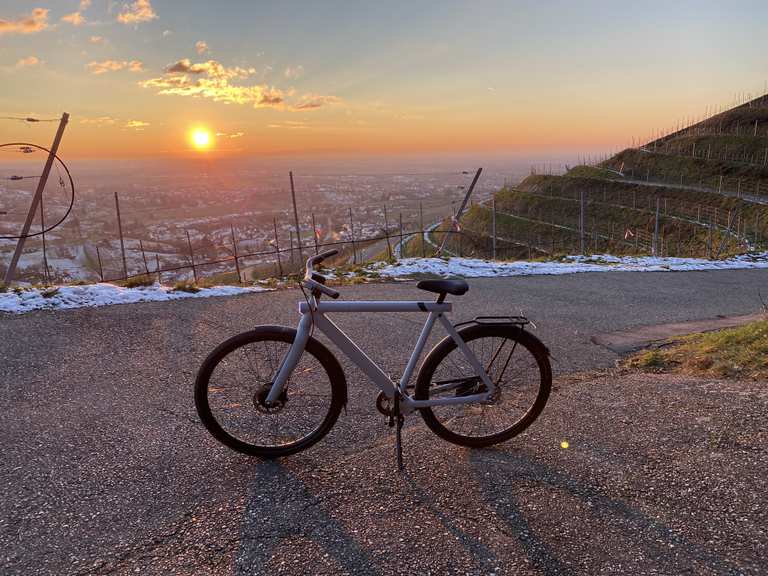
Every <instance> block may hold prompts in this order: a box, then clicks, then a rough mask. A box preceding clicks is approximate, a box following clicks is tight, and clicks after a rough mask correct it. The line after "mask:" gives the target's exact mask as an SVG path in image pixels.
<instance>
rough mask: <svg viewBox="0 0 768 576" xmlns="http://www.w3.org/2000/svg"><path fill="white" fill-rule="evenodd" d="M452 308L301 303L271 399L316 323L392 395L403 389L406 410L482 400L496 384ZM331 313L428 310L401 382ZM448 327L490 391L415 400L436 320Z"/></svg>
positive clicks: (378, 303)
mask: <svg viewBox="0 0 768 576" xmlns="http://www.w3.org/2000/svg"><path fill="white" fill-rule="evenodd" d="M451 309H452V306H451V303H450V302H414V301H357V302H317V304H316V306H314V307H310V306H309V305H308V304H307V303H306V302H301V303H300V304H299V312H300V313H301V320H300V322H299V326H298V329H297V334H296V339H295V340H294V342H293V344H291V347H290V349H289V350H288V353H287V354H286V356H285V358H284V359H283V361H282V363H281V365H280V368H279V370H278V373H277V375H276V376H275V380H274V384H273V386H272V387H271V389H270V391H269V394H268V395H267V399H266V400H267V402H274V401H275V400H277V398H279V396H280V394H281V393H282V391H283V388H284V387H285V385H286V383H287V382H288V379H289V378H290V375H291V373H292V372H293V370H294V368H295V367H296V365H297V363H298V361H299V359H300V358H301V355H302V353H303V352H304V348H305V346H306V344H307V341H308V340H309V337H310V332H311V329H312V325H313V324H314V326H315V327H316V328H318V329H319V330H320V331H321V332H323V334H325V335H326V336H327V337H328V338H329V339H330V340H331V341H332V342H333V343H334V344H335V345H336V346H337V347H338V348H339V350H341V351H342V352H343V353H344V354H345V355H346V356H347V357H348V358H349V359H350V360H352V362H354V363H355V365H357V366H358V367H359V368H360V369H361V370H362V371H363V372H364V373H365V374H366V375H367V376H368V377H369V378H370V379H371V380H372V381H373V383H374V384H376V386H377V387H378V388H380V389H381V390H382V391H383V392H384V394H386V396H387V397H388V398H390V399H391V398H394V395H395V393H396V390H397V389H399V390H400V392H401V396H402V400H401V401H402V406H403V408H404V410H403V411H404V412H412V411H413V410H415V409H418V408H425V407H428V406H438V405H447V404H470V403H473V402H482V401H485V400H487V399H488V398H489V397H491V396H492V395H493V393H494V392H495V390H496V386H495V385H494V383H493V381H492V380H491V379H490V378H489V376H488V374H486V372H485V369H484V368H483V367H482V366H481V365H480V363H479V362H478V360H477V358H476V357H475V355H474V354H473V353H472V351H471V350H470V349H469V347H468V346H467V344H466V343H465V342H464V340H463V339H462V338H461V336H459V334H458V333H457V332H456V329H455V328H454V327H453V325H452V324H451V322H450V321H449V320H448V319H447V318H446V317H445V313H446V312H450V311H451ZM327 312H329V313H330V312H338V313H343V312H428V313H429V315H428V316H427V320H426V322H425V323H424V327H423V328H422V330H421V333H420V334H419V338H418V340H417V341H416V345H415V347H414V349H413V352H412V353H411V356H410V358H409V359H408V363H407V365H406V367H405V371H404V372H403V375H402V378H401V379H400V382H399V384H395V383H394V382H393V381H392V380H391V379H390V378H389V376H387V374H386V373H385V372H384V371H383V370H382V369H381V368H380V367H379V366H378V365H377V364H376V363H375V362H374V361H373V360H371V359H370V358H369V357H368V355H367V354H366V353H365V352H363V351H362V350H361V349H360V348H359V347H358V346H357V344H355V343H354V342H353V341H352V340H351V339H350V338H349V336H347V335H346V334H345V333H344V332H343V331H342V330H341V329H340V328H339V327H338V326H337V325H336V324H335V323H334V322H333V321H332V320H331V319H330V318H327V317H326V316H325V313H327ZM438 320H439V321H440V323H441V324H442V325H443V327H444V328H445V330H446V332H447V333H448V335H449V336H450V337H451V338H452V339H453V341H454V342H455V343H456V345H457V347H458V348H459V350H460V351H461V353H462V355H463V356H464V357H465V358H466V360H467V362H468V363H469V365H470V366H471V367H472V369H473V370H474V371H475V373H476V374H477V376H478V377H479V378H480V379H481V380H482V382H483V384H484V385H485V387H486V390H487V391H486V392H483V393H480V394H472V395H467V396H456V397H448V398H437V399H433V400H414V399H413V398H411V397H410V396H409V395H408V394H406V393H405V390H406V387H407V385H408V382H409V381H410V379H411V377H412V376H413V372H414V370H415V369H416V366H417V364H418V362H419V359H420V358H421V355H422V353H423V352H424V348H425V347H426V344H427V340H428V339H429V335H430V333H431V332H432V328H433V327H434V325H435V322H436V321H438Z"/></svg>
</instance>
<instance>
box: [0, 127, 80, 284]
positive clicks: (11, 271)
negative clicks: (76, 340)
mask: <svg viewBox="0 0 768 576" xmlns="http://www.w3.org/2000/svg"><path fill="white" fill-rule="evenodd" d="M67 122H69V114H67V113H66V112H65V113H64V114H62V115H61V120H60V121H59V128H58V129H57V130H56V135H55V136H54V138H53V144H51V150H50V152H49V153H48V158H47V160H46V161H45V166H44V167H43V172H42V174H40V180H38V181H37V189H36V190H35V195H34V196H33V197H32V205H31V206H30V207H29V212H27V219H26V220H25V221H24V226H22V228H21V234H20V235H19V241H18V242H17V243H16V249H15V250H14V252H13V256H12V257H11V262H10V264H8V269H7V270H6V271H5V279H4V280H3V283H4V284H5V285H6V286H7V285H9V284H10V283H11V282H13V278H14V276H15V274H16V265H17V264H18V263H19V258H21V253H22V251H23V250H24V243H25V242H26V241H27V236H28V235H29V229H30V228H31V227H32V221H33V220H34V218H35V214H36V213H37V205H38V204H39V203H40V200H41V199H42V197H43V190H44V189H45V184H46V183H47V182H48V175H49V174H50V173H51V168H52V167H53V161H54V160H55V159H56V152H57V150H58V149H59V144H60V143H61V138H62V137H63V136H64V128H66V126H67Z"/></svg>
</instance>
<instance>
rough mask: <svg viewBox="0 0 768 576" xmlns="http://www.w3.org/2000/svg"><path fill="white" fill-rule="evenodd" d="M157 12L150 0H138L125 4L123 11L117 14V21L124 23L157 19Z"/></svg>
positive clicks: (137, 22)
mask: <svg viewBox="0 0 768 576" xmlns="http://www.w3.org/2000/svg"><path fill="white" fill-rule="evenodd" d="M156 18H157V14H155V11H154V10H153V9H152V4H151V3H150V1H149V0H136V1H135V2H132V3H131V4H125V5H123V11H122V12H120V14H118V15H117V21H118V22H122V23H123V24H139V23H141V22H149V21H150V20H155V19H156Z"/></svg>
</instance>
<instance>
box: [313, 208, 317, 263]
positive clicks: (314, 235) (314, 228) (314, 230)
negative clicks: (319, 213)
mask: <svg viewBox="0 0 768 576" xmlns="http://www.w3.org/2000/svg"><path fill="white" fill-rule="evenodd" d="M312 236H313V237H314V239H315V254H317V253H318V250H317V225H316V224H315V213H314V212H312Z"/></svg>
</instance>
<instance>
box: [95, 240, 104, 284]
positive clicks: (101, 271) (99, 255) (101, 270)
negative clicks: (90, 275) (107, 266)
mask: <svg viewBox="0 0 768 576" xmlns="http://www.w3.org/2000/svg"><path fill="white" fill-rule="evenodd" d="M96 259H97V260H98V261H99V279H100V281H101V282H104V268H103V267H102V265H101V252H100V251H99V247H98V246H96Z"/></svg>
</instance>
